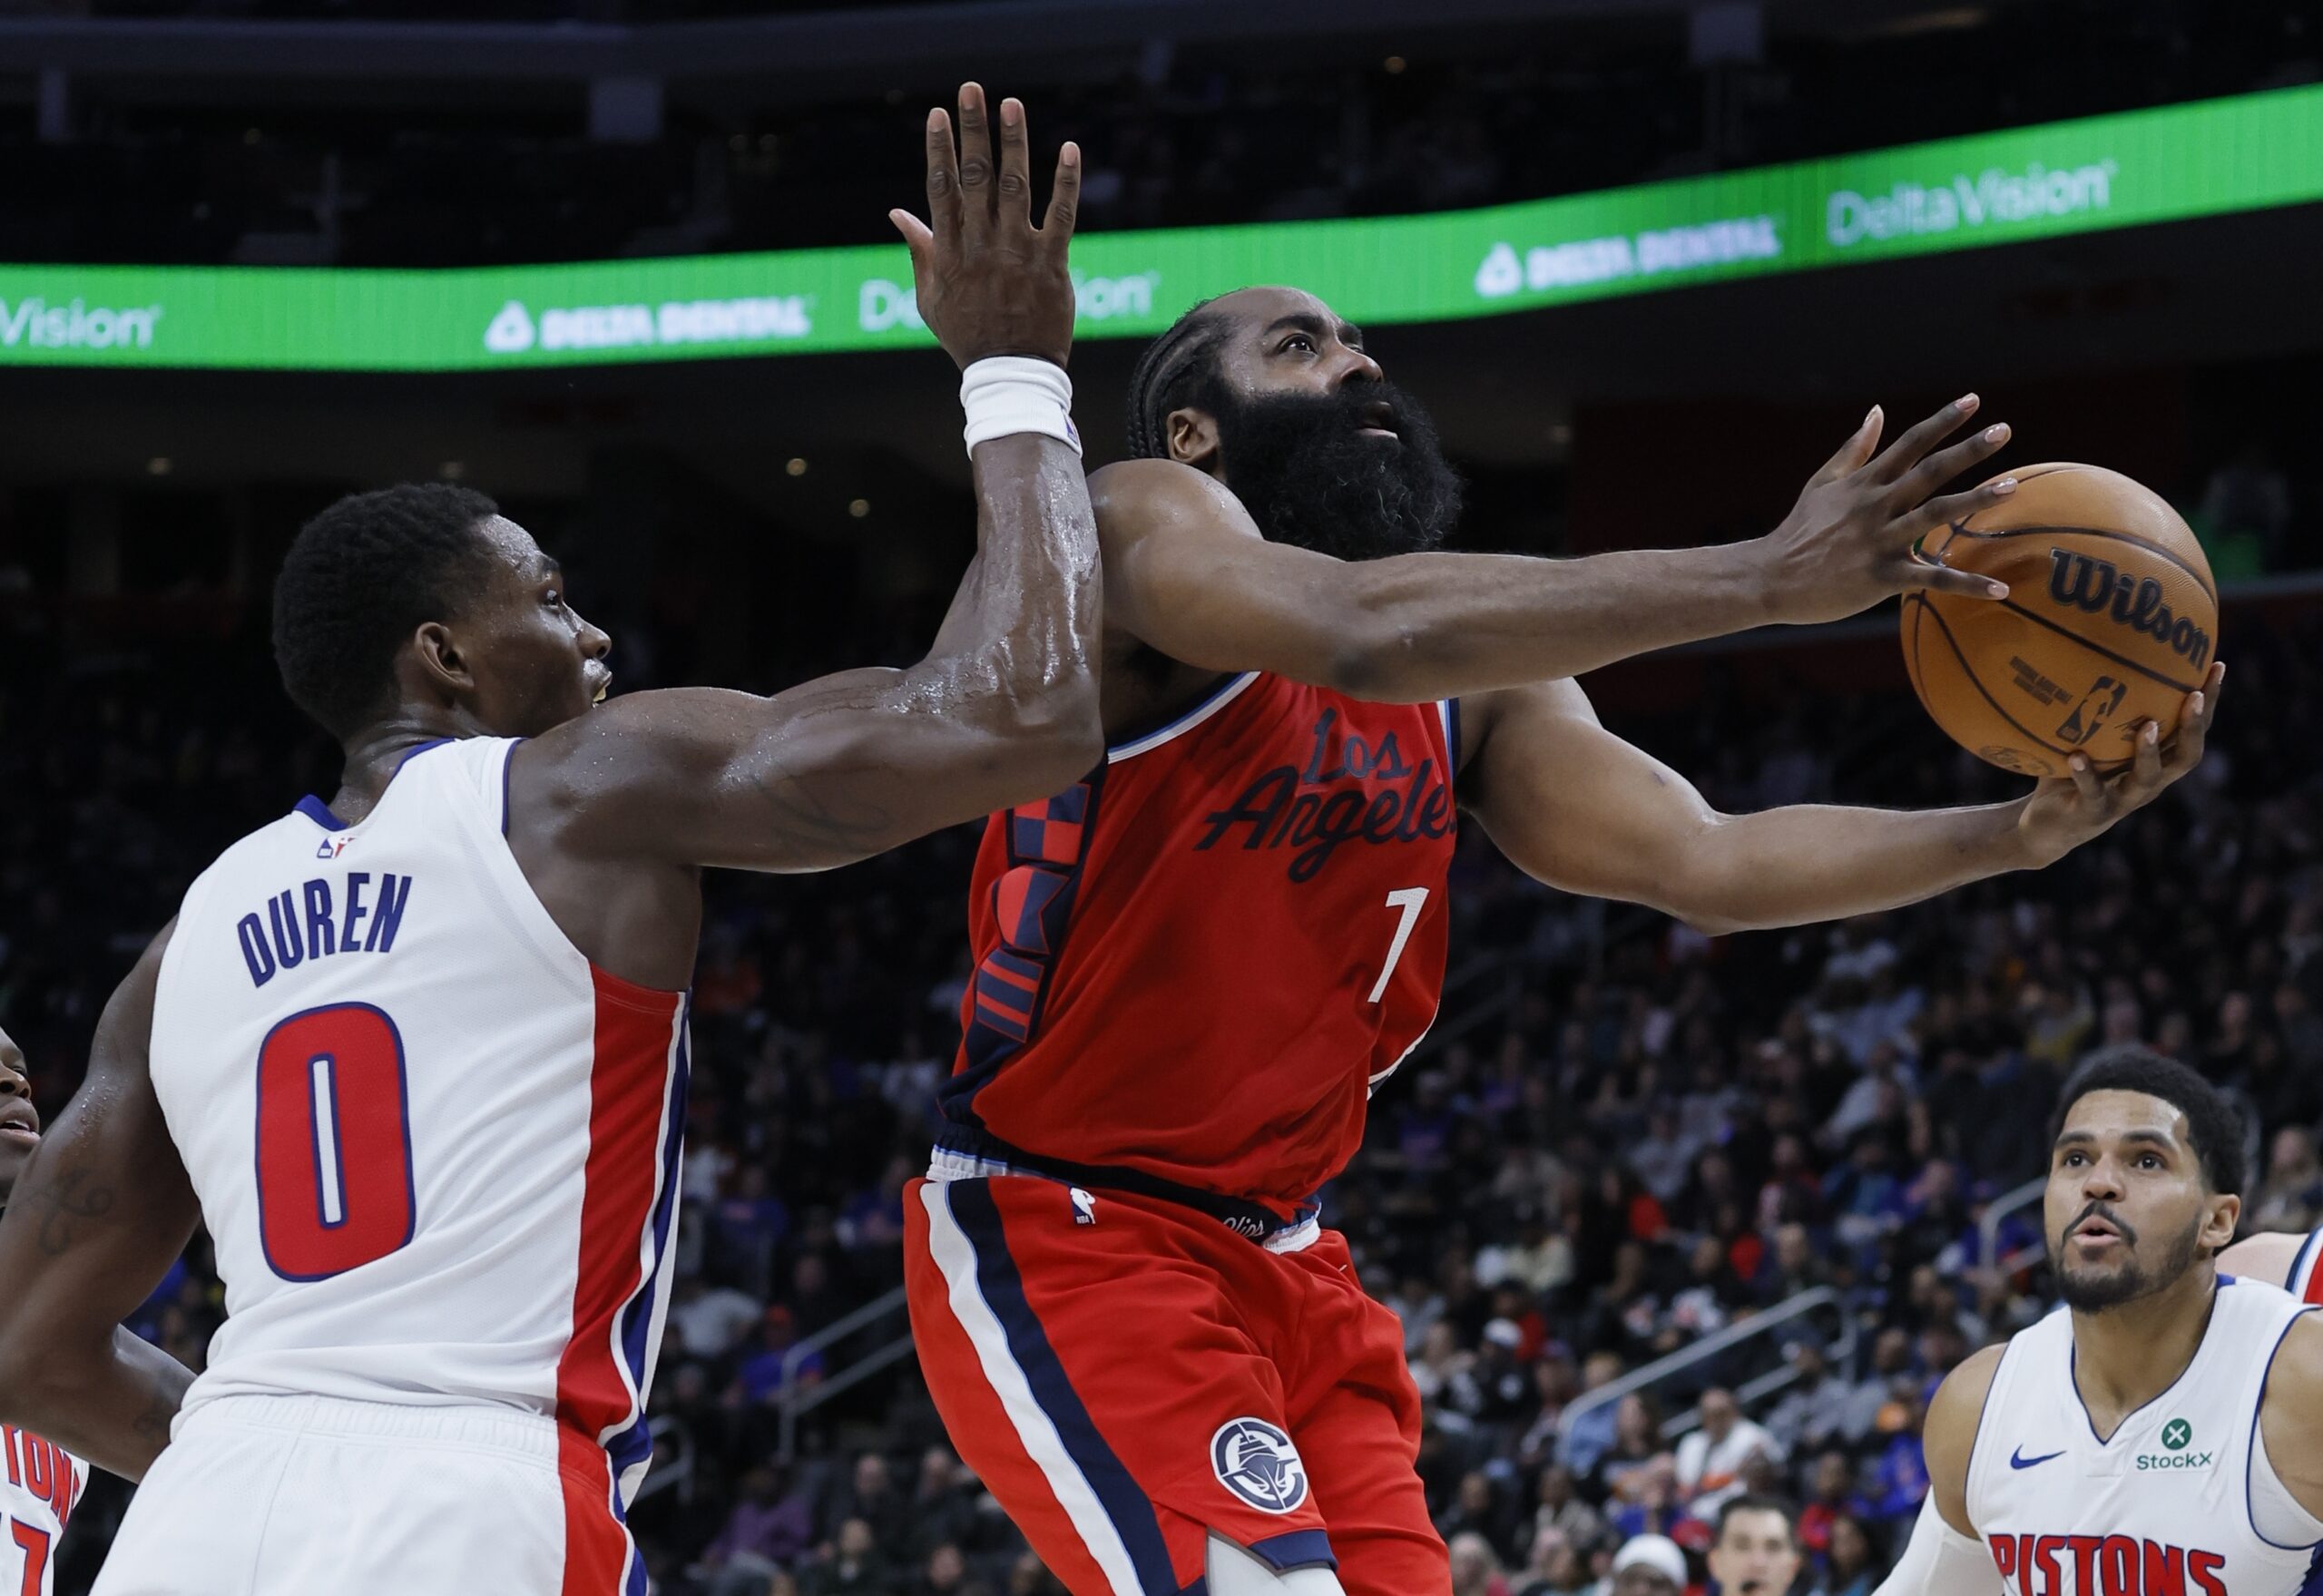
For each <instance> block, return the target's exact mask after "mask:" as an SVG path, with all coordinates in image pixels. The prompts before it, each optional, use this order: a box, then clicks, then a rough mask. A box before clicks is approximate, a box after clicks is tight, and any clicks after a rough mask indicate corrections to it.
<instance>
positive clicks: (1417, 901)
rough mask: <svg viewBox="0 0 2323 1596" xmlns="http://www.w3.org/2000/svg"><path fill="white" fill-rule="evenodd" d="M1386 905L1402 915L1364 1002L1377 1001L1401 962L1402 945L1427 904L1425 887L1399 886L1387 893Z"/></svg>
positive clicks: (1410, 934) (1402, 954)
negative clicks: (1377, 976) (1398, 910)
mask: <svg viewBox="0 0 2323 1596" xmlns="http://www.w3.org/2000/svg"><path fill="white" fill-rule="evenodd" d="M1387 906H1388V907H1389V908H1391V909H1401V910H1402V911H1403V914H1404V917H1403V918H1402V919H1400V920H1398V921H1397V922H1396V935H1395V939H1394V940H1393V941H1391V942H1389V943H1388V944H1387V963H1386V964H1382V965H1380V966H1379V979H1378V980H1377V981H1375V982H1373V983H1372V984H1371V995H1370V996H1368V997H1367V998H1365V999H1364V1000H1363V1001H1364V1002H1366V1003H1377V1002H1378V1001H1379V994H1381V993H1383V992H1385V991H1387V981H1388V978H1389V977H1390V976H1392V975H1394V974H1395V973H1396V966H1397V964H1399V963H1400V962H1402V959H1403V956H1404V945H1405V944H1406V943H1408V942H1409V941H1411V939H1412V927H1413V926H1415V925H1418V924H1419V912H1420V910H1422V909H1424V908H1426V906H1427V888H1426V887H1425V886H1401V887H1397V889H1396V890H1395V891H1393V892H1391V893H1389V894H1388V895H1387Z"/></svg>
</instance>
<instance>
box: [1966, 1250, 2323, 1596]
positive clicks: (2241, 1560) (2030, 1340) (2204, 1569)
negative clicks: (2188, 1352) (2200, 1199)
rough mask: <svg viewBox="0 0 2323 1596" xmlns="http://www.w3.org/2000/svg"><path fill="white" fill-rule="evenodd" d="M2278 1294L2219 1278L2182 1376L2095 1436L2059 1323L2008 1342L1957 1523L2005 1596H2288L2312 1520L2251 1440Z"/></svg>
mask: <svg viewBox="0 0 2323 1596" xmlns="http://www.w3.org/2000/svg"><path fill="white" fill-rule="evenodd" d="M2311 1311H2312V1310H2311V1309H2310V1308H2308V1307H2306V1306H2305V1305H2304V1304H2302V1303H2300V1302H2298V1300H2296V1299H2295V1298H2293V1297H2291V1296H2289V1294H2288V1293H2286V1292H2284V1291H2282V1290H2280V1289H2279V1288H2275V1287H2273V1286H2269V1285H2265V1284H2262V1283H2260V1282H2258V1281H2254V1280H2238V1279H2235V1278H2232V1277H2231V1276H2225V1275H2221V1276H2220V1277H2219V1286H2218V1293H2217V1297H2216V1298H2215V1301H2214V1305H2213V1307H2211V1310H2210V1325H2209V1327H2208V1328H2207V1329H2206V1330H2205V1331H2204V1332H2203V1335H2202V1340H2201V1345H2200V1346H2199V1347H2198V1348H2197V1349H2196V1350H2195V1353H2194V1358H2193V1361H2192V1362H2191V1363H2190V1364H2189V1365H2187V1366H2186V1372H2185V1373H2184V1374H2182V1375H2181V1376H2179V1377H2178V1380H2177V1382H2176V1384H2174V1385H2171V1387H2170V1388H2169V1389H2168V1390H2166V1391H2164V1392H2163V1393H2162V1394H2161V1395H2160V1396H2157V1397H2155V1398H2154V1399H2153V1400H2152V1401H2151V1402H2149V1403H2147V1404H2146V1405H2144V1406H2143V1407H2142V1408H2140V1409H2138V1410H2137V1411H2136V1412H2135V1413H2132V1415H2129V1417H2127V1418H2125V1419H2123V1420H2122V1423H2121V1425H2120V1427H2119V1428H2117V1429H2116V1430H2115V1431H2114V1432H2113V1434H2112V1437H2111V1438H2110V1439H2109V1440H2105V1441H2100V1440H2099V1439H2098V1438H2097V1434H2096V1431H2095V1429H2094V1428H2093V1425H2091V1423H2090V1419H2089V1414H2088V1410H2087V1409H2086V1408H2084V1407H2083V1405H2082V1401H2081V1395H2080V1391H2079V1389H2078V1388H2077V1387H2076V1386H2075V1385H2074V1384H2073V1317H2072V1315H2071V1314H2070V1313H2069V1312H2067V1311H2066V1310H2065V1309H2063V1308H2062V1307H2061V1308H2059V1309H2057V1310H2056V1311H2055V1312H2053V1313H2052V1314H2050V1315H2049V1316H2048V1317H2046V1318H2044V1319H2043V1320H2042V1321H2041V1322H2040V1323H2039V1324H2037V1325H2034V1326H2033V1327H2031V1328H2030V1329H2026V1330H2021V1331H2019V1332H2018V1333H2017V1334H2016V1335H2015V1336H2014V1337H2012V1338H2011V1339H2010V1341H2009V1344H2008V1348H2007V1350H2006V1351H2005V1352H2004V1353H2003V1354H2002V1355H2001V1361H2000V1366H1999V1367H1998V1368H1997V1369H1996V1370H1995V1372H1994V1375H1993V1385H1992V1391H1991V1393H1990V1395H1987V1396H1986V1397H1985V1410H1984V1415H1983V1418H1982V1419H1981V1421H1980V1422H1979V1424H1978V1425H1977V1429H1976V1439H1975V1444H1974V1446H1973V1447H1972V1448H1971V1450H1970V1452H1969V1456H1968V1481H1967V1506H1968V1520H1969V1522H1970V1523H1972V1524H1974V1525H1975V1530H1976V1532H1977V1534H1978V1535H1980V1536H1981V1537H1983V1540H1984V1542H1985V1550H1986V1551H1987V1552H1989V1553H1990V1554H1991V1556H1992V1560H1993V1562H1994V1565H1995V1567H1996V1568H1997V1569H1998V1570H1999V1572H2000V1576H2001V1581H2002V1582H2003V1584H2004V1586H2005V1587H2006V1588H2007V1590H2008V1591H2009V1592H2010V1596H2290V1593H2291V1592H2294V1591H2299V1590H2300V1589H2301V1588H2302V1587H2303V1586H2304V1585H2305V1584H2306V1582H2307V1579H2308V1571H2309V1569H2310V1567H2311V1566H2312V1565H2313V1564H2314V1562H2315V1558H2316V1552H2317V1550H2318V1545H2323V1523H2318V1521H2317V1520H2316V1519H2315V1518H2314V1517H2313V1516H2311V1515H2310V1514H2308V1513H2307V1512H2306V1511H2305V1510H2304V1509H2302V1508H2301V1507H2300V1506H2299V1505H2298V1502H2297V1500H2296V1499H2294V1498H2293V1497H2292V1496H2291V1494H2290V1493H2289V1491H2288V1490H2287V1489H2286V1488H2285V1487H2284V1485H2283V1484H2282V1482H2281V1481H2280V1480H2279V1478H2277V1476H2276V1474H2275V1470H2274V1466H2273V1464H2270V1463H2269V1461H2268V1458H2267V1450H2266V1444H2265V1442H2264V1440H2263V1438H2262V1437H2261V1436H2260V1435H2259V1423H2258V1420H2259V1399H2260V1397H2261V1396H2262V1395H2263V1394H2264V1393H2265V1390H2266V1385H2267V1372H2268V1370H2269V1368H2270V1367H2271V1366H2272V1365H2273V1363H2274V1357H2275V1351H2276V1348H2277V1347H2279V1346H2280V1345H2281V1344H2282V1339H2283V1337H2284V1335H2285V1334H2286V1333H2288V1332H2289V1329H2290V1327H2291V1322H2292V1321H2293V1320H2294V1319H2297V1318H2298V1317H2299V1316H2300V1315H2302V1314H2305V1313H2308V1312H2311Z"/></svg>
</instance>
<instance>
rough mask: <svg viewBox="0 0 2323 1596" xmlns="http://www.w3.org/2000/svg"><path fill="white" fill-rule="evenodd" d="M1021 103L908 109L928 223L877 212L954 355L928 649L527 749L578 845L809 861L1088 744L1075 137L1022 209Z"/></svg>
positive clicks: (1094, 750) (564, 830) (1071, 776)
mask: <svg viewBox="0 0 2323 1596" xmlns="http://www.w3.org/2000/svg"><path fill="white" fill-rule="evenodd" d="M1030 165H1031V162H1030V156H1029V152H1028V142H1027V136H1026V131H1025V123H1024V108H1023V107H1022V106H1021V105H1019V104H1018V103H1016V102H1015V101H1014V100H1007V101H1004V102H1002V104H1001V108H1000V160H999V162H998V165H997V167H996V168H995V163H994V162H993V159H992V155H991V144H990V138H989V133H988V131H987V129H986V126H985V101H984V94H983V91H981V90H980V89H978V88H976V86H975V85H974V84H969V85H967V86H966V87H965V88H964V89H963V90H962V91H961V94H960V148H959V152H958V154H957V157H955V153H954V150H953V142H952V128H951V123H950V122H949V120H948V119H947V118H946V116H945V113H943V112H941V111H936V112H932V113H930V114H929V116H928V122H927V193H928V203H929V207H930V211H931V212H932V216H931V222H932V225H928V224H922V223H921V222H919V221H918V220H916V219H914V218H911V217H909V216H908V215H907V214H905V213H903V212H900V211H898V212H895V213H894V215H895V218H896V220H897V227H898V229H899V230H901V231H902V232H903V234H904V237H905V240H906V241H907V243H908V244H909V245H910V247H911V254H912V269H913V274H914V277H915V279H916V282H917V285H918V296H919V299H918V304H919V309H920V312H921V314H922V316H923V317H924V318H926V322H927V324H928V326H929V327H930V328H933V329H934V331H935V332H936V336H937V338H940V339H941V340H942V342H943V344H944V347H945V348H946V351H948V352H949V353H950V354H951V355H952V357H954V358H955V359H956V361H957V362H958V363H959V365H960V366H961V367H962V368H963V370H964V373H965V376H964V378H963V382H962V397H963V401H964V402H965V404H966V406H967V408H968V439H969V445H970V457H971V460H972V461H973V464H974V468H975V489H976V504H977V517H976V542H977V547H976V554H975V559H974V561H973V562H972V563H970V565H969V567H968V572H967V575H966V577H965V579H964V580H963V582H962V583H961V585H960V590H959V592H958V594H957V596H956V598H955V599H954V601H953V603H952V608H951V612H950V614H949V615H948V617H947V618H946V621H945V622H944V625H943V628H942V630H941V632H939V634H938V636H937V639H936V647H935V649H934V651H932V652H930V653H929V654H928V656H927V657H926V659H924V660H922V661H919V663H918V664H916V665H914V666H912V667H910V668H909V669H907V670H903V671H890V670H859V671H842V672H840V673H839V674H838V675H834V676H828V677H824V678H822V679H820V680H818V681H810V682H808V683H805V684H804V685H802V686H799V687H796V688H793V689H791V690H789V691H787V692H782V693H778V694H776V695H775V696H773V697H771V698H759V697H755V696H753V695H750V694H748V693H740V692H728V691H721V690H711V689H684V690H674V691H668V692H652V693H637V694H632V695H630V696H628V697H625V698H621V699H616V700H613V701H612V702H610V703H608V704H606V705H605V706H604V707H603V708H602V709H600V710H595V711H593V712H592V713H590V714H588V715H584V716H582V717H580V718H579V719H578V720H574V721H572V722H570V723H568V724H566V725H564V726H563V727H560V728H558V729H556V730H555V731H554V732H552V733H550V734H549V735H547V736H545V737H543V738H540V739H535V741H534V742H533V743H529V744H526V745H525V746H524V749H521V750H520V751H519V753H518V754H517V756H516V758H515V766H514V768H515V771H516V773H517V774H516V777H515V779H520V780H523V781H524V782H525V783H526V784H527V787H528V789H529V794H528V796H529V797H531V798H537V799H543V800H545V802H546V804H547V806H548V808H549V809H550V810H551V812H553V813H554V814H556V815H557V816H558V817H559V818H560V830H561V834H562V836H563V837H564V840H565V842H566V843H567V844H568V845H569V846H571V847H573V848H575V849H576V850H579V851H581V852H583V853H589V852H596V853H602V854H619V855H623V856H634V855H637V854H640V853H643V854H645V855H648V856H650V857H658V858H662V859H665V860H667V861H669V862H671V863H673V864H681V865H723V866H730V867H737V868H742V869H755V870H818V869H826V868H828V867H832V866H835V865H843V864H847V863H849V862H850V861H852V860H855V859H859V858H864V857H867V856H869V855H872V854H876V853H879V852H882V851H883V850H885V849H887V848H890V847H895V846H897V844H899V843H902V842H905V841H907V840H909V839H910V838H912V837H918V836H921V835H923V834H925V833H926V832H929V831H934V830H936V829H938V828H940V827H945V826H950V825H956V824H957V823H959V822H961V821H964V820H970V819H974V818H978V817H980V816H983V815H985V814H988V813H990V812H991V811H993V810H995V809H999V808H1007V807H1009V806H1010V805H1014V804H1020V803H1028V802H1031V801H1033V800H1034V799H1036V798H1045V797H1047V796H1048V795H1050V794H1052V793H1054V792H1056V791H1058V790H1060V789H1062V788H1065V787H1068V786H1070V785H1072V783H1073V781H1074V780H1075V779H1076V778H1079V777H1080V776H1082V775H1083V773H1085V772H1086V771H1087V770H1088V769H1090V767H1091V766H1093V765H1094V764H1095V763H1096V762H1097V760H1098V759H1100V758H1101V757H1103V734H1102V732H1101V730H1100V728H1099V723H1098V716H1097V683H1096V657H1097V656H1096V648H1097V634H1098V625H1099V609H1098V606H1099V588H1098V571H1097V543H1096V533H1095V528H1094V524H1093V517H1092V514H1091V511H1090V507H1089V495H1088V490H1087V486H1086V484H1085V481H1084V479H1083V475H1082V469H1081V455H1080V446H1079V443H1078V440H1077V438H1076V437H1075V436H1074V435H1073V430H1072V423H1071V421H1070V418H1069V414H1068V410H1069V404H1070V397H1071V389H1070V387H1069V385H1068V384H1067V383H1066V381H1065V377H1064V371H1063V367H1064V362H1065V357H1066V355H1067V352H1068V350H1069V348H1070V347H1071V343H1072V337H1073V283H1072V280H1071V279H1070V277H1069V276H1068V274H1067V271H1066V265H1065V247H1066V243H1067V240H1069V239H1070V237H1071V235H1072V230H1073V206H1074V201H1075V196H1076V194H1077V193H1078V190H1079V181H1080V154H1079V152H1078V151H1077V150H1075V148H1074V147H1073V145H1071V144H1067V145H1065V146H1064V150H1063V154H1062V155H1061V156H1060V158H1059V160H1058V162H1057V171H1056V181H1055V186H1054V195H1053V198H1052V200H1051V201H1050V204H1049V209H1048V214H1047V219H1046V220H1045V222H1044V225H1043V226H1041V227H1039V228H1037V229H1036V228H1034V226H1033V224H1032V218H1031V213H1030V210H1029V201H1028V195H1029V193H1030V190H1031V182H1030Z"/></svg>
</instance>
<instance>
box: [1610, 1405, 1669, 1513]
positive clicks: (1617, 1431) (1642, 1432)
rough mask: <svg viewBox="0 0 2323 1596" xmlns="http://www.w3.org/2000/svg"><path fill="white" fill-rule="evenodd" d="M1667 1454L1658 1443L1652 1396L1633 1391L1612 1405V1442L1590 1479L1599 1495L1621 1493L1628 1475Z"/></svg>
mask: <svg viewBox="0 0 2323 1596" xmlns="http://www.w3.org/2000/svg"><path fill="white" fill-rule="evenodd" d="M1665 1455H1667V1454H1666V1453H1665V1452H1664V1450H1663V1448H1662V1445H1661V1413H1660V1411H1659V1410H1658V1409H1657V1408H1656V1406H1655V1405H1654V1400H1653V1397H1652V1395H1651V1394H1650V1393H1648V1392H1644V1391H1632V1392H1631V1393H1630V1394H1629V1395H1626V1396H1624V1397H1622V1399H1621V1401H1620V1402H1618V1403H1616V1404H1615V1405H1614V1406H1613V1444H1612V1446H1611V1447H1609V1448H1607V1449H1606V1451H1605V1452H1604V1454H1603V1455H1602V1456H1600V1457H1599V1458H1598V1460H1597V1467H1596V1469H1595V1470H1594V1471H1593V1476H1592V1477H1593V1483H1594V1484H1595V1486H1596V1493H1597V1495H1598V1496H1599V1497H1601V1498H1603V1497H1611V1496H1622V1495H1623V1494H1624V1489H1623V1488H1624V1486H1625V1485H1626V1484H1627V1483H1628V1482H1629V1481H1630V1479H1631V1477H1632V1475H1635V1474H1639V1473H1640V1472H1641V1471H1642V1470H1644V1469H1646V1468H1647V1467H1649V1466H1651V1465H1652V1463H1653V1461H1654V1460H1655V1459H1656V1458H1659V1457H1662V1456H1665Z"/></svg>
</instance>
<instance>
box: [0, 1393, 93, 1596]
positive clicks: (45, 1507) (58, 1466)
mask: <svg viewBox="0 0 2323 1596" xmlns="http://www.w3.org/2000/svg"><path fill="white" fill-rule="evenodd" d="M0 1463H5V1471H4V1472H0V1592H5V1596H18V1592H20V1591H21V1592H22V1593H23V1596H54V1591H55V1590H56V1542H57V1540H58V1538H59V1537H60V1536H62V1535H63V1534H64V1523H65V1521H66V1520H68V1519H70V1518H71V1517H72V1516H73V1509H74V1506H75V1505H76V1504H77V1503H79V1502H80V1500H81V1493H82V1492H83V1491H85V1490H87V1489H88V1488H89V1465H88V1464H85V1463H83V1462H82V1461H81V1460H80V1459H79V1458H77V1457H74V1455H73V1454H71V1453H69V1452H67V1451H65V1450H64V1448H63V1447H62V1446H56V1445H52V1444H50V1443H48V1442H46V1441H44V1440H42V1439H41V1438H40V1437H39V1436H37V1435H35V1434H33V1433H32V1432H31V1431H30V1430H20V1429H18V1428H16V1426H15V1425H0Z"/></svg>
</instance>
